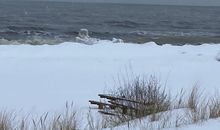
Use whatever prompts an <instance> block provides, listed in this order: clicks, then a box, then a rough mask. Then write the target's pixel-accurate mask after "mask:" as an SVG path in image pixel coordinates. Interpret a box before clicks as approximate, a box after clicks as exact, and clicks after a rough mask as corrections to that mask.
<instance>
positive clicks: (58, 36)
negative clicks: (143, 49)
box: [0, 1, 220, 44]
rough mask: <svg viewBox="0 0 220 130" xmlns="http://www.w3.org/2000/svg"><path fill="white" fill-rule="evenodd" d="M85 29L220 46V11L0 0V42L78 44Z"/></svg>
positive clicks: (126, 37)
mask: <svg viewBox="0 0 220 130" xmlns="http://www.w3.org/2000/svg"><path fill="white" fill-rule="evenodd" d="M81 28H87V29H88V30H89V31H90V35H91V36H92V37H96V38H100V39H112V38H113V37H115V38H121V39H123V40H125V41H127V42H138V43H144V42H148V41H155V42H157V43H158V44H164V43H171V44H186V43H190V44H200V43H220V8H219V7H195V6H188V7H187V6H156V5H126V4H94V3H93V4H92V3H87V4H86V3H84V4H83V3H68V2H13V1H10V2H8V1H0V39H1V40H0V44H5V43H6V44H10V41H13V42H15V41H18V42H20V43H29V44H45V43H47V44H51V43H59V42H63V41H74V38H75V36H76V35H77V34H78V31H79V29H81ZM6 41H7V42H6Z"/></svg>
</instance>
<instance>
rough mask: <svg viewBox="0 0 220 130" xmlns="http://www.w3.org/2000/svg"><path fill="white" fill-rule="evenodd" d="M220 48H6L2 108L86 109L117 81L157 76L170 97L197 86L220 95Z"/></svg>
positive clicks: (102, 44)
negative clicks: (219, 57)
mask: <svg viewBox="0 0 220 130" xmlns="http://www.w3.org/2000/svg"><path fill="white" fill-rule="evenodd" d="M219 48H220V44H203V45H199V46H193V45H184V46H172V45H163V46H159V45H156V44H155V43H153V42H149V43H145V44H130V43H117V44H115V43H113V42H112V41H107V40H100V41H98V43H97V44H94V45H91V46H88V45H85V44H79V43H72V42H66V43H62V44H59V45H41V46H31V45H2V46H0V62H1V67H0V83H1V86H0V87H1V97H2V98H0V107H1V108H7V109H12V110H13V109H22V110H24V111H31V112H32V111H37V112H45V111H55V110H57V109H59V108H61V107H62V106H64V104H65V102H66V101H69V102H73V103H74V104H75V106H77V108H79V109H81V110H84V109H85V110H86V109H88V106H89V103H88V100H90V99H96V98H97V97H98V96H97V94H99V93H107V92H108V90H110V89H112V88H115V87H117V86H115V84H117V82H116V81H115V79H117V78H118V76H119V77H120V76H121V77H123V76H128V75H146V76H150V75H152V74H153V75H155V76H156V77H158V78H159V79H160V81H161V84H166V87H167V89H168V90H169V91H170V92H171V94H172V93H176V92H179V91H180V89H181V88H184V89H186V90H187V89H189V88H191V87H192V86H193V85H194V84H195V83H197V84H199V85H200V86H201V87H202V88H204V90H205V91H206V93H208V94H213V93H215V92H216V90H217V91H220V87H219V85H220V80H219V76H220V62H218V61H217V60H215V57H216V54H217V53H218V52H219ZM217 122H218V123H219V121H216V120H215V121H213V122H211V121H210V122H209V121H208V122H207V123H205V124H204V128H206V127H205V126H206V125H208V126H211V127H209V128H212V127H215V126H216V125H215V126H214V125H212V124H213V123H214V124H215V123H217ZM218 125H219V124H218ZM197 127H198V129H200V128H201V127H200V126H195V128H197ZM217 128H219V127H217ZM217 128H216V130H217ZM192 129H194V127H192ZM169 130H172V129H169ZM182 130H186V129H185V128H183V129H182ZM187 130H191V126H189V127H187ZM201 130H203V129H201ZM212 130H215V129H214V128H213V129H212Z"/></svg>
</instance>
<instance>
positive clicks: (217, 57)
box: [215, 51, 220, 61]
mask: <svg viewBox="0 0 220 130" xmlns="http://www.w3.org/2000/svg"><path fill="white" fill-rule="evenodd" d="M215 58H216V60H217V61H220V51H219V52H218V54H217V55H216V57H215Z"/></svg>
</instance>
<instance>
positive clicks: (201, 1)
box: [0, 0, 220, 6]
mask: <svg viewBox="0 0 220 130" xmlns="http://www.w3.org/2000/svg"><path fill="white" fill-rule="evenodd" d="M0 1H1V0H0ZM16 1H17V0H16ZM28 1H30V0H28ZM34 1H39V0H34ZM40 1H72V2H105V3H106V2H109V3H139V4H140V3H145V4H162V5H163V4H166V5H202V6H220V0H40Z"/></svg>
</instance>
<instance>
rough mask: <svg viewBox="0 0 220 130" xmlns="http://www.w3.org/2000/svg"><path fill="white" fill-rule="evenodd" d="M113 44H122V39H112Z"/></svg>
mask: <svg viewBox="0 0 220 130" xmlns="http://www.w3.org/2000/svg"><path fill="white" fill-rule="evenodd" d="M112 42H113V43H124V41H123V40H122V39H117V38H112Z"/></svg>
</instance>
